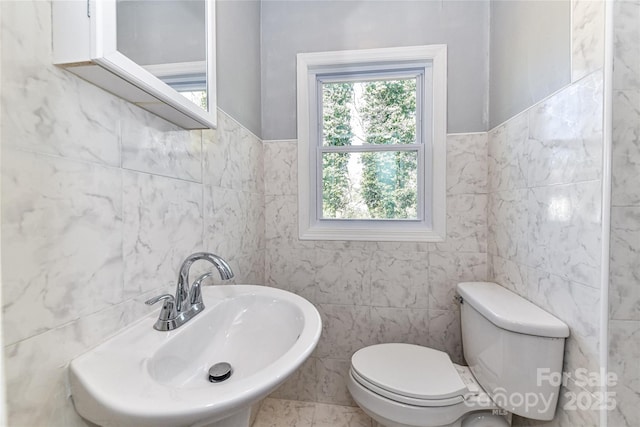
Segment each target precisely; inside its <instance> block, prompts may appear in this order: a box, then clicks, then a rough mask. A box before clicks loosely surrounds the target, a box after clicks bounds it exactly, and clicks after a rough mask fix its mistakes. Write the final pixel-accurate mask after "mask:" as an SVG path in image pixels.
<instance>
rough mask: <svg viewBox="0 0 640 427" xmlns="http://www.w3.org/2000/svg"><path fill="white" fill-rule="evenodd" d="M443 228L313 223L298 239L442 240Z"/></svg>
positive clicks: (301, 231) (431, 241) (429, 241)
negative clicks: (323, 224) (324, 224)
mask: <svg viewBox="0 0 640 427" xmlns="http://www.w3.org/2000/svg"><path fill="white" fill-rule="evenodd" d="M444 236H445V230H444V226H443V227H442V230H434V229H433V228H427V227H425V226H423V225H414V226H403V227H401V226H397V227H393V226H389V227H384V228H382V227H379V226H376V227H353V226H349V225H348V224H346V225H344V226H340V227H338V226H321V225H315V226H310V227H305V228H304V229H303V228H301V229H300V230H299V237H300V240H348V241H350V240H355V241H375V242H425V243H436V242H444V240H445V239H444Z"/></svg>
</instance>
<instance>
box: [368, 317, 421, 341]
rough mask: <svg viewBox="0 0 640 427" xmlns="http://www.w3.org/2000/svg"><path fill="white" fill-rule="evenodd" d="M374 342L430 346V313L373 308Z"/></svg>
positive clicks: (372, 326)
mask: <svg viewBox="0 0 640 427" xmlns="http://www.w3.org/2000/svg"><path fill="white" fill-rule="evenodd" d="M371 328H372V334H373V338H372V339H373V342H374V343H376V344H382V343H395V342H400V343H407V344H416V345H422V346H428V345H429V313H428V311H427V310H426V309H410V308H391V307H371Z"/></svg>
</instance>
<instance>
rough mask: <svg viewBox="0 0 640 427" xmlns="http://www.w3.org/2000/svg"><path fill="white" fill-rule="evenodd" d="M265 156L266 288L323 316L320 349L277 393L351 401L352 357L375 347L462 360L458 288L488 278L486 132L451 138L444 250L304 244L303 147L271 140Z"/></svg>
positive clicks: (426, 246)
mask: <svg viewBox="0 0 640 427" xmlns="http://www.w3.org/2000/svg"><path fill="white" fill-rule="evenodd" d="M264 156H265V179H264V182H265V235H266V248H267V256H266V263H265V267H266V270H265V278H266V281H267V282H266V283H267V284H268V285H270V286H275V287H279V288H282V289H287V290H290V291H293V292H295V293H297V294H300V295H303V296H304V297H306V298H308V299H309V300H310V301H311V302H313V303H314V304H315V305H316V307H318V309H319V311H320V313H321V316H322V320H323V332H322V337H321V338H320V343H319V344H318V347H317V349H316V351H315V353H314V354H313V356H312V357H311V358H310V359H309V360H308V361H307V362H306V363H305V365H304V366H303V367H302V368H301V369H300V370H299V371H298V372H297V373H296V374H295V376H294V378H292V379H291V380H290V381H288V382H287V383H286V384H285V385H284V386H283V387H281V388H280V389H279V390H278V391H277V392H276V393H275V394H274V396H275V397H280V398H284V399H298V400H307V401H314V402H322V403H334V404H343V405H353V404H354V403H353V401H352V400H351V397H350V395H349V393H348V391H347V389H346V375H347V372H348V368H349V363H350V358H351V355H352V354H353V353H354V352H355V351H356V350H358V349H360V348H362V347H364V346H367V345H371V344H375V343H381V342H394V341H395V342H408V343H415V344H421V345H427V346H431V347H434V348H438V349H441V350H445V351H447V352H449V354H450V355H451V357H452V359H453V360H454V361H455V362H461V360H462V354H461V341H460V323H459V314H458V307H457V303H456V302H455V301H454V299H453V297H454V294H455V285H456V283H458V282H460V281H469V280H484V279H485V278H486V274H487V271H486V270H487V267H486V247H487V226H486V221H487V220H486V209H487V195H486V188H487V187H486V186H487V182H486V180H487V135H486V133H478V134H456V135H449V137H448V138H447V230H448V232H447V240H446V242H443V243H438V244H427V243H390V242H344V241H303V240H299V239H298V220H297V215H298V201H297V200H298V199H297V142H296V141H292V140H289V141H267V142H265V144H264Z"/></svg>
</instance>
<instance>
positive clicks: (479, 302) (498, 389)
mask: <svg viewBox="0 0 640 427" xmlns="http://www.w3.org/2000/svg"><path fill="white" fill-rule="evenodd" d="M458 294H459V295H460V297H461V306H460V316H461V326H462V347H463V351H464V357H465V359H466V361H467V363H468V365H469V368H470V369H471V372H473V375H474V376H475V378H476V379H477V380H478V382H479V383H480V385H481V386H482V387H483V388H484V390H485V391H486V392H487V393H488V394H489V395H490V396H491V398H492V399H493V401H494V403H496V405H498V406H499V407H501V408H502V409H505V410H507V411H510V412H512V413H514V414H517V415H520V416H522V417H527V418H532V419H536V420H551V419H553V417H554V414H555V411H556V405H557V403H558V396H559V393H560V384H559V382H560V381H558V379H559V378H561V377H559V375H561V374H562V360H563V357H564V342H565V339H566V338H567V337H568V336H569V327H568V326H567V325H566V324H565V323H564V322H562V321H561V320H560V319H558V318H556V317H554V316H552V315H551V314H549V313H547V312H546V311H544V310H543V309H541V308H540V307H538V306H536V305H535V304H532V303H531V302H529V301H527V300H526V299H524V298H522V297H520V296H518V295H516V294H515V293H513V292H511V291H509V290H508V289H506V288H504V287H502V286H500V285H498V284H496V283H490V282H467V283H459V284H458Z"/></svg>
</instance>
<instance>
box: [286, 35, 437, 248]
mask: <svg viewBox="0 0 640 427" xmlns="http://www.w3.org/2000/svg"><path fill="white" fill-rule="evenodd" d="M445 129H446V47H445V46H440V45H438V46H422V47H409V48H393V49H372V50H359V51H342V52H322V53H308V54H299V55H298V144H299V145H298V146H299V157H298V172H299V173H298V180H299V182H298V185H299V192H298V194H299V196H298V199H299V213H300V215H299V220H300V224H299V234H300V238H301V239H313V240H382V241H442V240H443V238H444V231H445V137H446V130H445Z"/></svg>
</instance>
